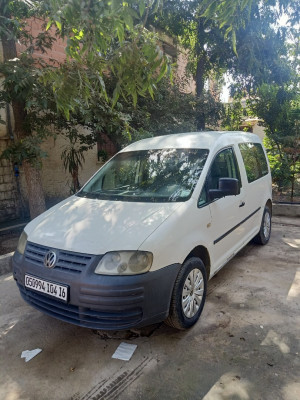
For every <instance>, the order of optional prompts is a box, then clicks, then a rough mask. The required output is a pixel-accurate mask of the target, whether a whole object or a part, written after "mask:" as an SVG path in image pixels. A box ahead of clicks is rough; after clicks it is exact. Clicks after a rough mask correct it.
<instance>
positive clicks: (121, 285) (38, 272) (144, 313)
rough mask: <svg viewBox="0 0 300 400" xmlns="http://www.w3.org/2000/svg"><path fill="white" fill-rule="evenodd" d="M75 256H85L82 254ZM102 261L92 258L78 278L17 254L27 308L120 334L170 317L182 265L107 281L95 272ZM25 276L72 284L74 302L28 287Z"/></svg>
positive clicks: (15, 263)
mask: <svg viewBox="0 0 300 400" xmlns="http://www.w3.org/2000/svg"><path fill="white" fill-rule="evenodd" d="M40 248H43V246H40ZM55 251H56V252H57V253H59V252H60V250H58V249H55ZM71 255H72V256H74V257H79V256H80V255H78V253H73V254H71ZM99 259H100V257H93V258H92V259H91V262H89V263H88V265H87V268H86V269H84V270H82V271H81V272H78V271H77V272H76V273H74V271H73V270H69V269H67V268H64V269H62V268H59V267H58V269H57V268H56V267H55V268H53V269H48V268H46V267H44V266H43V265H41V263H37V262H36V261H35V260H33V259H30V258H28V257H26V252H25V255H23V256H22V255H21V254H19V253H17V252H16V253H15V254H14V256H13V259H12V263H13V275H14V279H15V280H16V282H17V285H18V287H19V290H20V293H21V296H22V297H23V299H24V300H25V301H26V302H27V303H29V304H30V305H31V306H33V307H35V308H36V309H38V310H40V311H42V312H43V313H45V314H48V315H50V316H52V317H55V318H58V319H60V320H63V321H66V322H69V323H72V324H75V325H79V326H82V327H86V328H91V329H104V330H120V329H128V328H132V327H141V326H145V325H150V324H153V323H156V322H160V321H163V320H164V319H166V318H167V316H168V314H169V306H170V300H171V295H172V290H173V286H174V282H175V279H176V276H177V274H178V272H179V269H180V264H173V265H169V266H167V267H164V268H161V269H160V270H158V271H153V272H148V273H145V274H141V275H132V276H108V275H97V274H95V273H94V270H95V267H96V265H97V263H98V262H99ZM25 273H27V274H31V275H34V276H36V277H39V278H41V279H45V280H48V281H52V282H56V283H58V284H63V285H68V286H69V288H70V294H69V302H68V303H64V302H62V301H60V300H58V299H56V298H53V297H49V296H47V295H44V294H42V293H39V292H35V291H33V290H29V289H27V288H25V286H24V276H25Z"/></svg>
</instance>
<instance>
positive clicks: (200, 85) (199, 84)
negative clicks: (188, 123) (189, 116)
mask: <svg viewBox="0 0 300 400" xmlns="http://www.w3.org/2000/svg"><path fill="white" fill-rule="evenodd" d="M204 44H205V32H204V24H203V18H198V21H197V44H196V57H197V66H196V97H197V100H198V101H197V117H196V125H197V130H199V131H203V130H205V113H204V112H203V100H204V96H203V91H204V81H205V64H206V53H205V49H204ZM201 103H202V104H201Z"/></svg>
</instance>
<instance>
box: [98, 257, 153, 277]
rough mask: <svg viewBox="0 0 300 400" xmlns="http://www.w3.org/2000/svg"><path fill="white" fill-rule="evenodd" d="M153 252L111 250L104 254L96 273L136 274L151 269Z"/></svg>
mask: <svg viewBox="0 0 300 400" xmlns="http://www.w3.org/2000/svg"><path fill="white" fill-rule="evenodd" d="M152 260H153V254H152V253H149V252H148V251H111V252H109V253H106V254H104V256H103V257H102V259H101V261H100V262H99V264H98V265H97V267H96V269H95V273H96V274H103V275H136V274H143V273H145V272H147V271H149V269H150V267H151V265H152Z"/></svg>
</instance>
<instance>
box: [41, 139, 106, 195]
mask: <svg viewBox="0 0 300 400" xmlns="http://www.w3.org/2000/svg"><path fill="white" fill-rule="evenodd" d="M66 146H68V141H67V140H66V139H65V137H64V136H63V135H58V136H57V138H56V139H55V140H54V139H53V138H48V139H47V140H46V141H45V142H44V144H43V146H42V147H43V150H45V151H46V152H47V153H48V157H46V158H44V159H43V168H42V171H41V175H42V184H43V188H44V192H45V195H46V197H47V198H64V197H67V196H70V194H71V192H70V188H71V183H72V178H71V175H70V174H69V173H68V171H65V169H64V166H63V162H62V160H61V153H62V151H63V149H64V148H65V147H66ZM101 165H102V163H100V162H98V159H97V145H95V146H94V147H93V148H92V149H91V150H88V151H87V152H86V153H85V163H84V167H83V169H80V171H79V182H80V184H81V185H83V184H84V183H85V182H86V181H87V180H88V179H89V178H90V177H91V176H92V175H93V174H94V173H95V172H96V171H97V170H98V169H99V168H100V166H101Z"/></svg>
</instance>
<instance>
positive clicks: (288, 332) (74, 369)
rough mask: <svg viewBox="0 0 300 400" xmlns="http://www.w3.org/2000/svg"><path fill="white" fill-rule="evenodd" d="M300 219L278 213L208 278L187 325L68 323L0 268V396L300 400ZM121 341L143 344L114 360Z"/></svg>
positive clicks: (88, 399)
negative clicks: (27, 357)
mask: <svg viewBox="0 0 300 400" xmlns="http://www.w3.org/2000/svg"><path fill="white" fill-rule="evenodd" d="M299 222H300V221H299V220H298V221H295V220H293V219H287V218H285V219H284V220H280V218H277V220H276V222H275V223H274V224H273V233H272V237H271V240H270V243H269V244H268V245H267V246H258V245H254V244H252V243H250V244H249V245H247V246H246V247H245V248H244V249H243V250H242V251H241V252H240V253H239V254H238V255H237V256H236V257H235V258H234V259H233V260H232V261H231V262H230V263H229V264H228V265H227V266H226V267H224V268H223V269H222V270H221V271H220V272H219V273H218V274H217V275H216V276H215V277H214V278H213V279H211V280H210V281H209V284H208V297H207V302H206V304H205V307H204V311H203V314H202V316H201V318H200V320H199V321H198V323H197V324H196V325H195V326H194V327H193V328H192V329H191V330H189V331H185V332H178V331H176V330H174V329H171V328H169V327H167V326H165V325H164V324H158V325H155V326H151V327H149V328H146V329H143V330H139V331H125V332H103V331H101V332H93V331H91V330H89V329H83V328H79V327H76V326H73V325H69V324H67V323H64V322H60V321H58V320H55V319H52V318H50V317H48V316H46V315H43V314H41V313H40V312H38V311H36V310H34V309H33V308H31V307H29V306H28V305H26V304H25V303H24V301H23V300H22V299H21V298H20V295H19V293H18V289H17V287H16V284H15V282H14V280H13V278H12V276H11V274H6V275H3V276H1V277H0V398H1V399H3V400H16V399H24V400H25V399H26V400H27V399H28V400H34V399H37V400H40V399H42V400H43V399H46V400H48V399H49V400H50V399H51V400H52V399H57V400H58V399H64V400H65V399H68V400H104V399H105V400H108V399H118V400H135V399H141V400H145V399H146V400H148V399H149V400H152V399H153V400H154V399H160V400H164V399H172V400H173V399H178V400H184V399H186V400H190V399H191V400H192V399H195V400H196V399H197V400H198V399H204V400H232V399H233V400H297V399H300V340H299V339H300V329H299V327H300V313H299V309H300V223H299ZM297 225H298V226H297ZM122 342H126V343H132V344H136V345H137V349H136V350H135V352H134V354H133V356H132V358H131V360H130V361H127V362H126V361H121V360H116V359H112V355H113V353H114V351H115V350H116V348H117V347H118V346H119V344H120V343H122ZM36 348H40V349H42V352H41V353H40V354H38V355H37V356H36V357H35V358H33V359H32V360H31V361H29V362H28V363H26V362H25V361H24V359H21V353H22V351H23V350H33V349H36Z"/></svg>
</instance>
